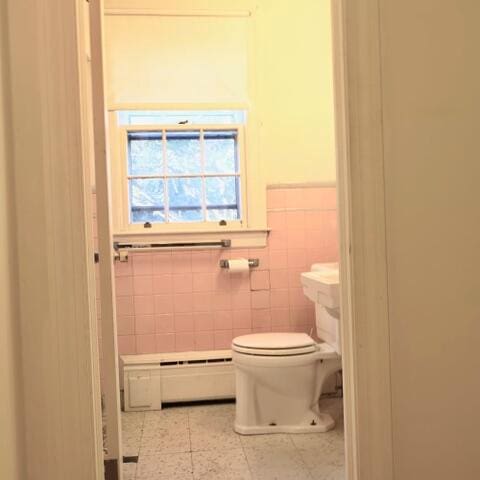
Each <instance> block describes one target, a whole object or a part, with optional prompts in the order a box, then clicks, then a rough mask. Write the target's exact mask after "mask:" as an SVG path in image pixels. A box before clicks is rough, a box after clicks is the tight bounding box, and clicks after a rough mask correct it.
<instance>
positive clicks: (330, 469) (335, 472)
mask: <svg viewBox="0 0 480 480" xmlns="http://www.w3.org/2000/svg"><path fill="white" fill-rule="evenodd" d="M310 474H311V475H312V478H313V480H345V468H344V467H334V466H331V465H322V466H321V467H319V468H317V469H314V470H310Z"/></svg>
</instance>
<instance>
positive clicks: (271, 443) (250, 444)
mask: <svg viewBox="0 0 480 480" xmlns="http://www.w3.org/2000/svg"><path fill="white" fill-rule="evenodd" d="M240 441H241V442H242V446H243V447H244V448H271V447H272V448H282V447H283V448H293V447H294V445H293V443H292V440H291V438H290V436H289V435H287V434H284V433H276V434H272V435H269V434H267V435H240Z"/></svg>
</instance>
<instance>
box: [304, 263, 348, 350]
mask: <svg viewBox="0 0 480 480" xmlns="http://www.w3.org/2000/svg"><path fill="white" fill-rule="evenodd" d="M302 283H303V285H304V291H305V293H306V294H307V296H308V297H309V298H310V299H311V300H313V301H314V304H315V324H316V329H317V336H318V338H319V339H320V340H322V341H323V342H325V343H328V344H329V345H330V346H331V347H333V348H334V349H335V351H336V352H337V353H339V354H340V353H341V342H340V301H339V279H338V263H315V264H313V265H312V267H311V273H310V274H308V273H307V274H305V276H304V279H302ZM307 285H308V287H307ZM312 289H313V290H316V294H315V295H312ZM306 290H308V292H307V291H306Z"/></svg>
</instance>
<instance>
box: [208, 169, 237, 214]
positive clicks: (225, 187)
mask: <svg viewBox="0 0 480 480" xmlns="http://www.w3.org/2000/svg"><path fill="white" fill-rule="evenodd" d="M205 188H206V199H207V206H215V207H217V206H218V207H224V206H227V205H233V206H237V203H238V199H239V198H240V191H239V182H238V179H237V177H233V176H232V177H210V178H206V179H205Z"/></svg>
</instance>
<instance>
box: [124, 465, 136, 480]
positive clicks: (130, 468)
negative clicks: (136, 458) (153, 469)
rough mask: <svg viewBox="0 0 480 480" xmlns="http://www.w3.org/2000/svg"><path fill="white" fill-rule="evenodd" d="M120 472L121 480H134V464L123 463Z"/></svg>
mask: <svg viewBox="0 0 480 480" xmlns="http://www.w3.org/2000/svg"><path fill="white" fill-rule="evenodd" d="M122 470H123V480H135V475H136V473H137V464H136V463H124V464H123V466H122Z"/></svg>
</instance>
